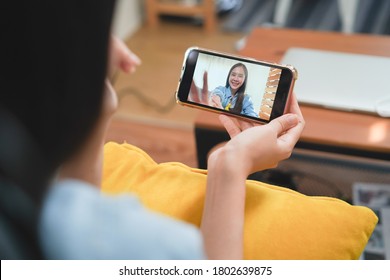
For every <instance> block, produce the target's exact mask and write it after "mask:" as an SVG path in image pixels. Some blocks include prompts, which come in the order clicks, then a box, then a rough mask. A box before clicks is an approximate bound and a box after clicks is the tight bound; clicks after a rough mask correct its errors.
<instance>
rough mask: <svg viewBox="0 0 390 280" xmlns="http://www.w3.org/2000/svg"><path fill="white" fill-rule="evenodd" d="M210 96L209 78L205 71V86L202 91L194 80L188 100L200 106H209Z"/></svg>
mask: <svg viewBox="0 0 390 280" xmlns="http://www.w3.org/2000/svg"><path fill="white" fill-rule="evenodd" d="M209 95H210V93H209V85H208V78H207V72H206V71H205V72H204V73H203V86H202V88H201V89H198V87H197V86H196V85H195V82H194V80H192V83H191V88H190V94H189V96H188V99H189V100H190V101H192V102H195V103H198V104H204V105H209Z"/></svg>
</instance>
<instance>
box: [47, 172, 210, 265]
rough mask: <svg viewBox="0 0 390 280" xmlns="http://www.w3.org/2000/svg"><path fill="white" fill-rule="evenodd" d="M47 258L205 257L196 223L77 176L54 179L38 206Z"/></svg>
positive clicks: (141, 258)
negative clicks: (145, 206) (110, 193)
mask: <svg viewBox="0 0 390 280" xmlns="http://www.w3.org/2000/svg"><path fill="white" fill-rule="evenodd" d="M39 234H40V240H41V245H42V248H43V252H44V254H45V257H46V258H48V259H90V260H96V259H105V260H108V259H117V260H118V259H140V260H146V259H174V260H176V259H204V258H205V257H206V256H205V253H204V251H203V241H202V237H201V233H200V231H199V229H198V228H196V227H195V226H193V225H191V224H187V223H184V222H180V221H178V220H174V219H172V218H170V217H168V216H165V215H161V214H158V213H155V212H152V211H150V210H148V209H146V208H144V207H143V206H142V205H141V203H140V202H139V200H138V199H137V198H136V197H135V196H134V195H106V194H103V193H101V192H100V190H99V189H98V188H97V187H95V186H91V185H89V184H87V183H85V182H82V181H78V180H64V181H61V182H58V183H56V184H55V185H54V186H53V187H52V189H51V191H50V192H49V194H48V196H47V198H46V200H45V203H44V206H43V210H42V216H41V221H40V228H39Z"/></svg>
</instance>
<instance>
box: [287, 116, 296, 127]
mask: <svg viewBox="0 0 390 280" xmlns="http://www.w3.org/2000/svg"><path fill="white" fill-rule="evenodd" d="M287 121H288V123H289V124H291V125H296V124H298V117H297V115H294V114H289V115H287Z"/></svg>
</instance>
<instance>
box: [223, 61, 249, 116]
mask: <svg viewBox="0 0 390 280" xmlns="http://www.w3.org/2000/svg"><path fill="white" fill-rule="evenodd" d="M237 67H242V68H243V69H244V72H245V80H244V82H243V83H242V85H241V86H240V87H239V88H238V90H237V92H236V94H237V100H236V104H235V105H234V107H233V108H230V111H232V112H234V113H238V114H239V113H241V111H242V103H243V102H244V95H245V88H246V81H247V80H248V69H247V68H246V66H245V65H244V64H243V63H240V62H239V63H236V64H234V65H233V66H232V67H231V68H230V70H229V74H228V76H227V78H226V85H225V87H226V88H228V87H229V86H230V85H229V77H230V74H231V73H232V71H233V69H235V68H237Z"/></svg>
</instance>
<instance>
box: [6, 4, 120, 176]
mask: <svg viewBox="0 0 390 280" xmlns="http://www.w3.org/2000/svg"><path fill="white" fill-rule="evenodd" d="M113 5H114V1H112V0H105V1H104V0H99V1H96V0H73V1H72V0H68V1H52V0H46V1H30V0H20V1H6V2H5V3H3V4H2V8H1V10H0V21H1V28H2V31H1V34H2V43H1V46H0V69H1V70H0V107H1V109H2V110H4V111H6V112H7V113H8V114H10V115H11V116H13V118H14V120H15V121H17V122H18V123H19V124H20V125H21V126H22V127H24V128H25V130H26V132H27V133H28V134H30V135H31V138H32V140H33V141H34V142H35V143H34V144H35V145H36V146H37V147H38V150H39V153H40V154H41V155H42V157H43V159H44V161H46V163H47V164H48V165H49V166H50V167H51V168H52V169H53V170H54V169H55V168H56V167H57V166H58V165H59V164H61V163H62V162H63V161H64V160H65V159H66V158H68V157H70V156H71V155H72V154H73V153H75V151H76V150H77V149H78V148H80V147H81V145H82V144H83V142H84V141H85V139H86V137H87V136H88V134H89V133H90V132H91V129H92V128H93V125H94V124H95V122H96V120H97V118H98V116H99V113H100V110H101V103H102V96H103V85H104V78H105V75H106V64H107V50H108V40H109V36H110V24H111V18H112V12H113Z"/></svg>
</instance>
